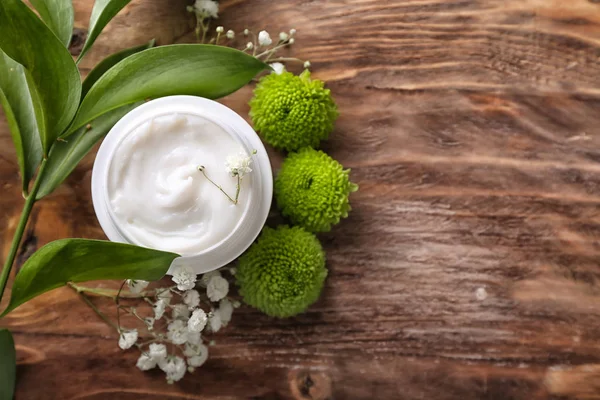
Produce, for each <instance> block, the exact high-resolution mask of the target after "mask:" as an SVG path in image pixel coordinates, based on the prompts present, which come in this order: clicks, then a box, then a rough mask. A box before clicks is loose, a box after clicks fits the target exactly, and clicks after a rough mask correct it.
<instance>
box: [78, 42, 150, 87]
mask: <svg viewBox="0 0 600 400" xmlns="http://www.w3.org/2000/svg"><path fill="white" fill-rule="evenodd" d="M154 43H155V40H154V39H152V40H151V41H150V42H148V43H146V44H143V45H141V46H136V47H131V48H129V49H125V50H122V51H119V52H118V53H115V54H112V55H110V56H108V57H106V58H105V59H104V60H102V61H100V63H99V64H98V65H96V67H94V69H93V70H91V71H90V73H89V74H88V76H87V78H85V80H84V81H83V87H82V90H81V98H82V99H83V98H84V97H85V95H86V94H87V92H89V91H90V89H91V88H92V86H94V83H96V81H97V80H98V79H100V77H101V76H102V75H104V73H105V72H106V71H108V70H109V69H111V68H112V67H114V66H115V65H116V64H117V63H119V62H120V61H122V60H124V59H126V58H127V57H129V56H130V55H132V54H135V53H139V52H140V51H143V50H146V49H149V48H151V47H154Z"/></svg>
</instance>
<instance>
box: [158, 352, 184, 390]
mask: <svg viewBox="0 0 600 400" xmlns="http://www.w3.org/2000/svg"><path fill="white" fill-rule="evenodd" d="M158 366H159V367H160V369H162V370H163V372H164V373H165V374H167V382H168V383H173V382H177V381H178V380H180V379H181V378H183V376H184V375H185V371H186V370H187V365H186V364H185V360H184V359H183V358H181V357H178V356H171V357H169V358H168V359H166V360H164V361H163V362H160V363H158Z"/></svg>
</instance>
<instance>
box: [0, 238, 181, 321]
mask: <svg viewBox="0 0 600 400" xmlns="http://www.w3.org/2000/svg"><path fill="white" fill-rule="evenodd" d="M177 257H179V256H178V255H177V254H174V253H167V252H164V251H158V250H152V249H147V248H144V247H138V246H133V245H130V244H123V243H114V242H108V241H104V240H86V239H62V240H56V241H54V242H51V243H48V244H47V245H45V246H44V247H42V248H41V249H39V250H38V251H36V252H35V253H34V254H33V255H32V256H31V257H29V259H28V260H27V261H26V262H25V265H23V267H22V268H21V270H20V271H19V273H18V274H17V276H16V277H15V280H14V282H13V287H12V294H11V298H10V303H9V305H8V307H7V308H6V310H5V311H4V313H3V314H2V316H4V315H6V314H7V313H8V312H10V311H12V310H14V309H15V308H16V307H18V306H20V305H21V304H23V303H25V302H26V301H28V300H31V299H32V298H34V297H36V296H39V295H40V294H42V293H45V292H47V291H49V290H52V289H56V288H58V287H60V286H64V285H65V284H66V283H67V282H86V281H94V280H100V279H143V280H146V281H154V280H158V279H160V278H162V277H163V276H164V275H165V274H166V273H167V270H168V269H169V266H170V265H171V262H172V261H173V260H174V259H175V258H177Z"/></svg>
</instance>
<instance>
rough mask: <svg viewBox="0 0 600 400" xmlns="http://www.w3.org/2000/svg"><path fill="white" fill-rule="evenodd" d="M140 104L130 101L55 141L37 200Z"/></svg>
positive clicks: (58, 182) (67, 174)
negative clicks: (128, 103)
mask: <svg viewBox="0 0 600 400" xmlns="http://www.w3.org/2000/svg"><path fill="white" fill-rule="evenodd" d="M140 104H142V103H135V104H130V105H127V106H124V107H121V108H117V109H116V110H113V111H110V112H108V113H106V114H104V115H102V116H100V117H98V118H96V119H95V120H94V121H92V123H91V124H90V125H91V127H90V128H89V129H88V128H87V127H83V128H80V129H79V130H78V131H77V132H75V133H74V134H73V135H71V136H69V138H68V139H67V140H65V141H62V140H61V141H58V142H56V143H55V144H54V146H52V150H51V151H50V155H49V156H48V161H47V162H46V169H45V170H44V176H43V177H42V183H41V184H40V188H39V190H38V193H37V197H36V199H37V200H39V199H41V198H42V197H44V196H47V195H49V194H50V193H52V192H53V191H54V190H55V189H56V188H57V187H58V186H59V185H60V184H61V183H62V182H63V181H64V180H65V179H66V178H67V177H68V176H69V175H70V174H71V172H73V170H74V169H75V167H76V166H77V164H79V161H81V159H82V158H83V157H84V156H85V155H86V154H87V153H88V152H89V151H90V150H91V148H92V147H94V145H95V144H96V143H97V142H98V141H99V140H100V139H102V138H103V137H104V136H105V135H106V134H107V133H108V131H110V129H111V128H112V127H113V125H114V124H116V123H117V121H118V120H120V119H121V118H122V117H123V116H124V115H125V114H127V113H128V112H129V111H131V110H133V109H134V108H136V107H137V106H139V105H140Z"/></svg>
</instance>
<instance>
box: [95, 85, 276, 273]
mask: <svg viewBox="0 0 600 400" xmlns="http://www.w3.org/2000/svg"><path fill="white" fill-rule="evenodd" d="M170 114H188V115H197V116H200V117H203V118H206V119H208V120H210V121H212V122H214V123H215V124H217V125H219V126H220V127H221V128H223V130H225V131H226V132H227V133H228V134H230V135H231V136H232V137H233V138H235V139H236V140H237V141H238V142H239V143H240V144H241V145H242V147H244V149H245V150H246V152H247V153H248V154H251V153H252V150H254V149H256V150H257V154H256V155H255V156H253V164H252V169H253V171H252V173H251V174H252V184H251V185H250V188H249V189H250V190H251V194H250V199H251V204H250V205H249V207H246V210H245V211H244V213H243V214H242V216H241V218H240V222H239V223H238V224H237V226H236V227H235V228H234V229H233V230H232V232H231V233H230V234H229V235H228V236H227V237H226V238H225V239H223V240H221V241H220V242H218V243H217V244H215V245H213V246H211V247H209V248H207V249H205V250H203V251H201V252H200V253H198V254H194V255H190V256H184V257H178V258H176V259H175V260H174V261H173V263H172V264H171V268H170V269H169V273H172V271H173V269H174V268H176V267H179V266H184V265H185V266H189V267H191V268H192V269H193V270H194V271H195V272H196V273H198V274H201V273H205V272H208V271H212V270H215V269H217V268H220V267H222V266H224V265H226V264H228V263H230V262H231V261H233V260H234V259H236V258H237V257H239V256H240V255H241V254H242V253H243V252H244V251H245V250H246V249H247V248H248V247H249V246H250V245H251V244H252V242H253V241H254V240H255V239H256V237H257V236H258V234H259V233H260V231H261V229H262V227H263V225H264V223H265V220H266V218H267V215H268V213H269V209H270V207H271V199H272V195H273V175H272V171H271V165H270V162H269V158H268V155H267V152H266V150H265V148H264V146H263V144H262V142H261V141H260V139H259V137H258V135H257V134H256V132H254V130H253V129H252V127H251V126H250V125H248V123H247V122H246V121H245V120H244V119H243V118H242V117H241V116H239V115H238V114H236V113H235V112H234V111H232V110H231V109H229V108H227V107H226V106H224V105H222V104H220V103H217V102H215V101H212V100H208V99H205V98H201V97H194V96H170V97H163V98H161V99H157V100H153V101H150V102H148V103H145V104H143V105H141V106H139V107H137V108H136V109H134V110H132V111H131V112H129V113H128V114H127V115H125V116H124V117H123V118H122V119H121V120H120V121H119V122H117V124H115V126H114V127H113V128H112V129H111V130H110V132H109V133H108V135H107V136H106V138H105V139H104V141H103V142H102V145H101V146H100V150H99V151H98V154H97V156H96V160H95V162H94V169H93V172H92V201H93V203H94V210H95V211H96V216H97V217H98V221H99V222H100V226H101V227H102V229H103V230H104V233H105V234H106V236H107V237H108V238H109V239H110V240H111V241H114V242H121V243H131V244H136V245H139V244H138V243H135V242H134V240H133V239H131V238H128V237H127V235H126V234H125V233H124V232H125V230H124V229H123V227H121V226H119V222H118V220H117V219H116V218H114V217H113V213H112V210H111V205H110V201H109V193H108V190H109V189H108V188H109V185H108V176H109V169H110V166H111V162H112V158H113V155H114V153H115V151H116V149H117V148H118V147H119V144H120V143H121V141H122V140H123V139H124V138H125V137H126V136H127V135H128V134H130V133H131V132H132V131H134V130H135V128H136V127H138V126H140V125H141V124H143V123H145V122H146V121H148V120H150V119H152V118H155V117H160V116H163V115H170Z"/></svg>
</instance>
